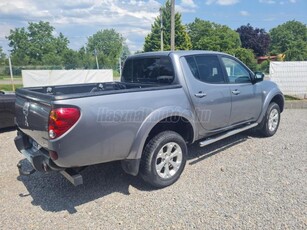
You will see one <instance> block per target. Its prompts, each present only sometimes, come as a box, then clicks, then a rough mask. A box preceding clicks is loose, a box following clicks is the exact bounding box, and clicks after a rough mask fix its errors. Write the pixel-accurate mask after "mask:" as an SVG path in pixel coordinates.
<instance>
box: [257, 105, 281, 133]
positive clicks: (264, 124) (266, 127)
mask: <svg viewBox="0 0 307 230" xmlns="http://www.w3.org/2000/svg"><path fill="white" fill-rule="evenodd" d="M273 111H274V112H277V117H278V120H277V122H275V125H274V127H272V126H271V127H270V115H272V113H273ZM279 122H280V108H279V106H278V105H277V104H276V103H275V102H271V103H270V105H269V107H268V109H267V111H266V113H265V116H264V117H263V120H262V121H261V123H260V124H259V126H258V127H257V129H256V131H257V133H258V134H260V135H261V136H263V137H271V136H273V135H274V134H275V133H276V131H277V129H278V127H279Z"/></svg>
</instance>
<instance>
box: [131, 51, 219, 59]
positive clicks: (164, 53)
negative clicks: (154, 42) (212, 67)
mask: <svg viewBox="0 0 307 230" xmlns="http://www.w3.org/2000/svg"><path fill="white" fill-rule="evenodd" d="M171 54H175V55H178V56H186V55H195V54H224V53H221V52H216V51H208V50H176V51H156V52H145V53H139V54H135V55H132V56H133V57H152V56H169V55H171Z"/></svg>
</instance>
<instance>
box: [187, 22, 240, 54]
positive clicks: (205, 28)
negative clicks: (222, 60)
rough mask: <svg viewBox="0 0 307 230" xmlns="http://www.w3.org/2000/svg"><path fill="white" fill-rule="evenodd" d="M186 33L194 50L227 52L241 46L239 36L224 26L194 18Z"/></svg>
mask: <svg viewBox="0 0 307 230" xmlns="http://www.w3.org/2000/svg"><path fill="white" fill-rule="evenodd" d="M188 33H189V35H190V38H191V41H192V48H193V49H195V50H214V51H222V52H227V51H228V50H232V49H236V48H239V47H240V46H241V42H240V37H239V34H238V33H236V32H235V31H233V30H232V29H230V28H229V27H227V26H225V25H220V24H216V23H213V22H209V21H204V20H202V19H199V18H196V19H195V20H194V22H192V23H190V24H188Z"/></svg>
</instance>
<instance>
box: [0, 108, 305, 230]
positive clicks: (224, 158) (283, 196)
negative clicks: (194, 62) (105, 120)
mask: <svg viewBox="0 0 307 230" xmlns="http://www.w3.org/2000/svg"><path fill="white" fill-rule="evenodd" d="M14 136H15V131H9V132H3V133H0V143H1V146H0V186H1V189H0V228H1V229H68V228H70V229H85V228H94V229H98V228H99V229H307V177H306V172H307V168H306V165H307V110H286V111H285V112H284V113H283V114H282V122H281V125H280V129H279V131H278V132H277V134H276V135H275V136H274V137H272V138H257V137H253V136H248V135H247V134H240V135H236V136H234V137H231V138H228V139H226V140H224V141H221V142H219V143H216V144H213V145H211V146H208V147H207V148H199V147H198V146H197V145H196V144H195V145H193V146H190V147H189V152H190V154H191V156H190V158H189V161H188V163H187V166H186V168H185V171H184V173H183V175H182V176H181V178H180V180H179V181H178V182H177V183H175V184H174V185H173V186H170V187H168V188H165V189H161V190H152V189H151V188H150V187H148V186H147V185H145V184H144V183H143V182H142V181H140V180H139V179H138V178H137V177H133V176H129V175H126V174H125V173H124V172H123V171H122V170H121V168H120V165H119V163H112V164H104V165H98V166H93V167H89V168H87V169H86V170H85V171H83V173H82V174H83V176H84V181H85V184H84V185H82V186H79V187H73V186H72V185H71V184H70V183H69V182H67V181H66V180H65V179H64V178H63V177H62V176H61V175H60V174H57V173H49V174H41V173H35V174H33V175H32V176H30V177H24V176H18V172H17V168H16V164H17V162H19V161H20V160H21V161H22V162H24V160H22V157H21V155H20V154H19V153H18V152H17V150H16V149H15V147H14V145H13V139H14Z"/></svg>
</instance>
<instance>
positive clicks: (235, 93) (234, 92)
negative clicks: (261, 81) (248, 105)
mask: <svg viewBox="0 0 307 230" xmlns="http://www.w3.org/2000/svg"><path fill="white" fill-rule="evenodd" d="M231 92H232V93H233V94H234V95H238V94H240V93H241V92H240V91H239V90H237V89H236V90H233V91H231Z"/></svg>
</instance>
